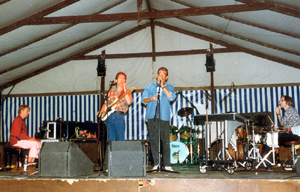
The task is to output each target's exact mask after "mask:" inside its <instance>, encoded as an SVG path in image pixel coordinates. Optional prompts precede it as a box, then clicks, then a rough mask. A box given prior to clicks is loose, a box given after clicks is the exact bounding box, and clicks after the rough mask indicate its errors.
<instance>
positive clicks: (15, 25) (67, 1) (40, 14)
mask: <svg viewBox="0 0 300 192" xmlns="http://www.w3.org/2000/svg"><path fill="white" fill-rule="evenodd" d="M77 1H80V0H65V1H62V2H60V3H57V4H55V5H53V6H51V7H48V8H46V9H44V10H42V11H40V12H38V13H36V14H33V15H31V16H30V17H27V18H24V19H22V20H20V21H17V22H15V23H13V24H11V25H8V26H6V27H3V28H1V30H0V36H1V35H3V34H5V33H8V32H10V31H12V30H14V29H17V28H19V27H22V26H23V25H26V24H27V23H28V22H29V21H33V20H37V19H38V18H41V17H43V16H46V15H48V14H50V13H53V12H55V11H57V10H59V9H61V8H63V7H66V6H69V5H71V4H73V3H76V2H77Z"/></svg>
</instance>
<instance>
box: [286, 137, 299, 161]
mask: <svg viewBox="0 0 300 192" xmlns="http://www.w3.org/2000/svg"><path fill="white" fill-rule="evenodd" d="M299 144H300V140H296V141H288V142H285V143H284V145H285V146H291V150H292V156H291V157H292V160H293V167H295V154H296V148H295V145H299ZM289 158H290V157H289ZM289 158H288V159H289ZM288 159H287V160H288ZM287 160H285V161H287Z"/></svg>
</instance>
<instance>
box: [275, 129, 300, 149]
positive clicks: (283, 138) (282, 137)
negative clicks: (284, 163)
mask: <svg viewBox="0 0 300 192" xmlns="http://www.w3.org/2000/svg"><path fill="white" fill-rule="evenodd" d="M297 140H300V137H299V136H298V135H294V134H293V133H292V132H288V133H286V132H279V134H278V144H279V146H282V145H284V143H285V142H288V141H297Z"/></svg>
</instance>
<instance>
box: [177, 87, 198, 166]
mask: <svg viewBox="0 0 300 192" xmlns="http://www.w3.org/2000/svg"><path fill="white" fill-rule="evenodd" d="M179 94H181V93H180V92H179ZM181 95H182V94H181ZM182 96H183V95H182ZM183 97H184V98H185V99H186V100H187V101H188V102H189V103H190V104H191V105H192V106H193V107H194V108H195V106H194V105H193V104H192V103H191V102H190V101H189V100H188V99H187V98H186V97H185V96H183ZM195 109H196V110H197V108H195ZM197 111H198V110H197ZM192 113H193V108H191V107H185V108H182V109H180V110H179V111H178V113H177V114H178V115H179V116H181V117H186V118H188V120H189V122H190V124H191V125H192V121H191V120H190V118H189V117H188V116H189V115H191V114H192ZM179 132H180V141H181V142H183V143H185V144H189V145H190V146H189V147H190V151H191V153H190V156H191V157H190V159H191V162H190V163H191V164H193V151H192V150H193V148H192V147H193V146H192V145H193V137H192V134H191V132H192V128H191V127H187V126H183V127H181V128H180V131H179Z"/></svg>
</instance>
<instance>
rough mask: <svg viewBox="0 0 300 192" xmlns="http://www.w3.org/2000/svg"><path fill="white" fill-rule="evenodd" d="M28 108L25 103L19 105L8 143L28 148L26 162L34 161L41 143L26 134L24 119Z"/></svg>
mask: <svg viewBox="0 0 300 192" xmlns="http://www.w3.org/2000/svg"><path fill="white" fill-rule="evenodd" d="M29 110H30V108H29V107H28V106H27V105H21V106H20V107H19V110H18V112H19V115H18V116H17V117H16V118H15V119H14V120H13V122H12V126H11V131H10V145H11V146H15V147H21V148H24V149H29V154H28V159H27V161H28V163H34V160H35V158H37V156H38V152H39V149H40V148H41V143H40V141H38V140H36V139H35V138H32V137H29V136H28V135H27V126H26V124H25V122H24V121H25V119H26V118H27V117H28V115H29Z"/></svg>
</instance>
